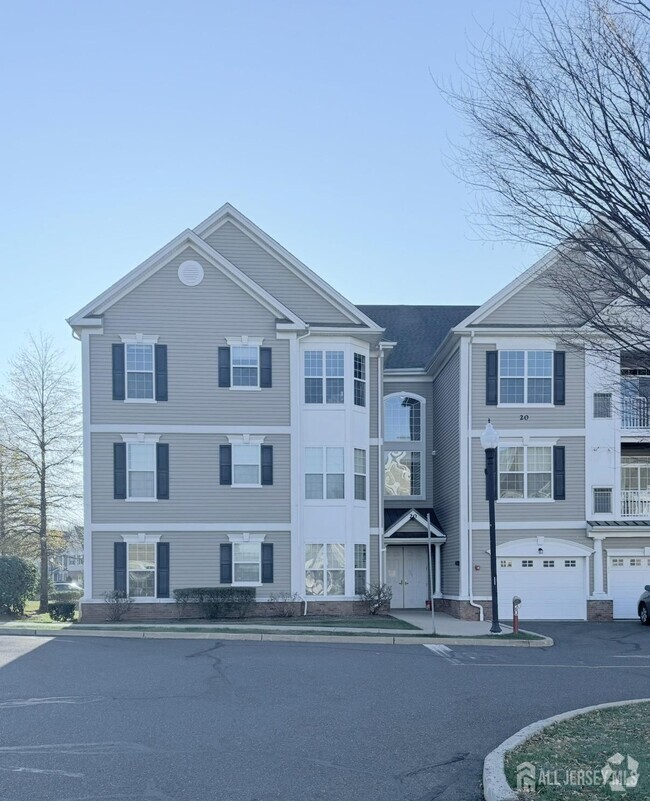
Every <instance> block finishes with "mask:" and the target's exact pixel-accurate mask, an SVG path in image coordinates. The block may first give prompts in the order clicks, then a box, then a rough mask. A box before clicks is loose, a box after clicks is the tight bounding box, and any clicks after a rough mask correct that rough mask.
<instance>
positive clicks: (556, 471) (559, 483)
mask: <svg viewBox="0 0 650 801" xmlns="http://www.w3.org/2000/svg"><path fill="white" fill-rule="evenodd" d="M553 498H554V499H555V500H556V501H564V500H566V465H565V456H564V445H556V446H555V447H554V448H553Z"/></svg>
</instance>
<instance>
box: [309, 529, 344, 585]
mask: <svg viewBox="0 0 650 801" xmlns="http://www.w3.org/2000/svg"><path fill="white" fill-rule="evenodd" d="M305 593H306V594H307V595H322V596H341V595H345V545H344V544H343V543H329V542H328V543H326V544H318V545H311V544H310V545H305Z"/></svg>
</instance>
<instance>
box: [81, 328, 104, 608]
mask: <svg viewBox="0 0 650 801" xmlns="http://www.w3.org/2000/svg"><path fill="white" fill-rule="evenodd" d="M100 333H101V332H100ZM81 391H82V398H83V406H82V422H83V440H82V454H83V494H84V502H83V509H84V570H83V575H84V594H83V600H84V601H90V600H91V598H92V597H93V538H92V483H91V475H90V468H91V463H92V458H91V443H90V421H91V418H90V415H91V408H90V330H89V329H87V328H84V329H83V330H82V331H81Z"/></svg>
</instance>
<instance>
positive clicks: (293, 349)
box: [283, 333, 305, 595]
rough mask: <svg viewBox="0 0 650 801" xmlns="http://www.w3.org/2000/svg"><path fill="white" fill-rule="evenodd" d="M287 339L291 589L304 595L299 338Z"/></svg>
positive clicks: (288, 336)
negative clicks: (289, 431) (289, 430)
mask: <svg viewBox="0 0 650 801" xmlns="http://www.w3.org/2000/svg"><path fill="white" fill-rule="evenodd" d="M285 337H287V338H288V339H289V398H290V401H289V402H290V414H291V417H290V421H289V422H290V428H291V435H290V436H291V444H290V450H291V526H290V528H291V592H292V593H294V592H297V593H299V594H300V595H304V591H305V586H304V585H305V580H304V549H303V540H304V537H303V523H304V521H303V519H302V518H303V515H302V460H301V434H302V430H301V429H302V425H301V411H300V391H301V380H300V342H299V337H298V335H297V334H295V333H290V334H285V335H284V336H283V338H285Z"/></svg>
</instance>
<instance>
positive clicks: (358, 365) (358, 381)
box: [354, 353, 366, 406]
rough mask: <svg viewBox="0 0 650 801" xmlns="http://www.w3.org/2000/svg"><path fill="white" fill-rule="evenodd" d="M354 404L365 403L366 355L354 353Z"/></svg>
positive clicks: (361, 404)
mask: <svg viewBox="0 0 650 801" xmlns="http://www.w3.org/2000/svg"><path fill="white" fill-rule="evenodd" d="M354 405H355V406H365V405H366V357H365V356H364V355H363V353H355V354H354Z"/></svg>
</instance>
